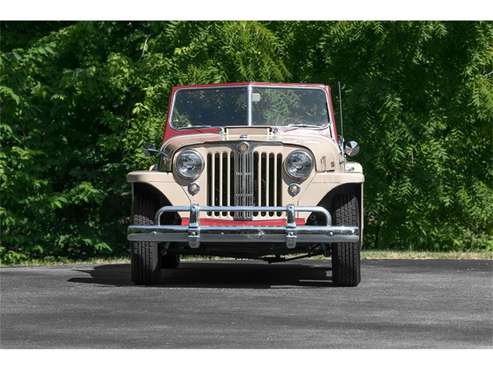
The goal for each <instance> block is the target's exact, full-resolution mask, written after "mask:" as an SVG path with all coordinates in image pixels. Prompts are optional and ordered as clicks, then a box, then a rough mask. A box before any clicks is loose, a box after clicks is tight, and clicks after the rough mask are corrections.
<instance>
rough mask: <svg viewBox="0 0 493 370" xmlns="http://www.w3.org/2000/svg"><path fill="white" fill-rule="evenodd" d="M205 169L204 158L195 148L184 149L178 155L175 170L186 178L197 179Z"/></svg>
mask: <svg viewBox="0 0 493 370" xmlns="http://www.w3.org/2000/svg"><path fill="white" fill-rule="evenodd" d="M203 169H204V160H203V159H202V157H201V156H200V154H199V153H197V152H196V151H195V150H184V151H183V152H181V153H179V154H178V155H177V156H176V160H175V171H176V174H177V175H178V176H180V177H181V178H183V179H186V180H195V179H196V178H197V177H199V176H200V174H201V173H202V170H203Z"/></svg>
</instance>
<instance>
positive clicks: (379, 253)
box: [0, 250, 493, 267]
mask: <svg viewBox="0 0 493 370" xmlns="http://www.w3.org/2000/svg"><path fill="white" fill-rule="evenodd" d="M182 259H183V260H185V261H228V260H229V261H231V260H234V259H233V258H222V257H206V256H186V257H183V258H182ZM309 259H313V260H323V259H325V257H323V256H314V257H311V258H309ZM361 259H362V260H375V259H412V260H430V259H433V260H435V259H436V260H493V251H475V252H426V251H423V252H417V251H416V252H415V251H389V250H363V251H362V252H361ZM118 263H130V259H129V258H124V257H117V258H91V259H86V260H72V259H63V260H58V261H54V260H31V261H26V262H22V263H19V264H15V265H6V264H3V263H1V264H0V267H34V266H62V265H103V264H118Z"/></svg>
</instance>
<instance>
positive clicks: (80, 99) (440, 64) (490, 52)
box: [0, 22, 493, 262]
mask: <svg viewBox="0 0 493 370" xmlns="http://www.w3.org/2000/svg"><path fill="white" fill-rule="evenodd" d="M0 30H1V34H0V36H1V54H0V71H1V73H0V109H1V116H0V138H1V141H0V227H1V238H0V257H1V258H2V260H3V261H4V262H16V261H21V260H23V259H27V258H43V257H50V258H59V257H72V258H84V257H90V256H95V255H121V254H124V253H125V252H126V243H125V225H126V223H127V217H128V214H129V211H130V209H129V207H130V199H129V187H128V184H126V182H125V175H126V173H127V172H129V171H131V170H134V169H139V168H144V167H146V166H148V165H149V163H148V161H149V160H148V159H146V158H145V157H144V156H143V155H142V153H141V150H140V148H141V146H142V145H143V143H144V142H155V143H156V144H158V143H159V141H160V139H161V134H162V128H163V124H164V117H165V114H166V109H167V107H166V104H167V96H168V93H169V91H170V88H171V86H173V85H175V84H187V83H212V82H224V81H248V80H256V81H293V82H323V83H327V84H330V85H332V86H336V84H337V81H339V80H340V81H342V82H343V85H344V88H343V97H344V116H345V122H346V125H345V126H346V127H345V136H346V137H350V138H354V139H356V140H357V141H358V142H359V143H360V144H361V146H362V149H363V150H362V154H361V157H360V158H359V160H360V161H361V162H362V163H363V166H364V168H365V172H366V184H365V204H366V208H367V220H368V225H367V229H366V230H367V233H366V240H365V244H366V245H367V247H379V248H382V247H394V248H405V249H408V248H415V249H434V250H445V249H456V250H467V249H478V248H479V249H490V250H491V249H493V236H492V233H493V224H492V219H493V217H492V216H493V191H492V183H493V168H492V166H491V163H492V149H493V147H492V136H493V135H492V123H493V24H492V23H488V22H79V23H59V22H47V23H46V24H44V23H38V24H36V27H30V24H29V23H28V24H26V23H15V22H14V23H12V22H3V23H2V25H1V29H0ZM19 35H20V36H19ZM334 95H335V94H334Z"/></svg>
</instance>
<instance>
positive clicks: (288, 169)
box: [284, 149, 314, 182]
mask: <svg viewBox="0 0 493 370" xmlns="http://www.w3.org/2000/svg"><path fill="white" fill-rule="evenodd" d="M295 155H302V156H304V157H305V159H306V160H307V163H308V166H306V167H305V170H304V171H303V173H301V174H296V173H294V172H293V164H292V160H293V157H294V156H295ZM313 167H314V160H313V157H312V155H311V154H310V153H309V152H308V151H306V150H302V149H297V150H294V151H292V152H291V153H289V154H288V155H287V157H286V159H285V160H284V172H285V173H286V175H287V176H289V177H290V178H292V179H295V180H298V181H300V182H301V181H305V180H306V179H307V178H308V177H309V176H310V174H311V173H312V171H313Z"/></svg>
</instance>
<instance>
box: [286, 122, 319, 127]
mask: <svg viewBox="0 0 493 370" xmlns="http://www.w3.org/2000/svg"><path fill="white" fill-rule="evenodd" d="M288 127H312V128H320V127H321V126H319V125H310V124H308V123H290V124H289V125H288Z"/></svg>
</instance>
